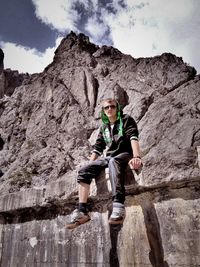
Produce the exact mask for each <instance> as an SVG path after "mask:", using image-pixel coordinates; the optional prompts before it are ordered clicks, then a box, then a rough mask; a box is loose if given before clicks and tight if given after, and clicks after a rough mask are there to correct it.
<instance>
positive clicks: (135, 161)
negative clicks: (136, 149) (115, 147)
mask: <svg viewBox="0 0 200 267" xmlns="http://www.w3.org/2000/svg"><path fill="white" fill-rule="evenodd" d="M128 164H129V166H130V168H131V169H133V170H138V169H139V168H140V167H142V160H141V158H139V157H138V158H137V157H135V158H134V157H133V158H132V159H131V160H129V163H128Z"/></svg>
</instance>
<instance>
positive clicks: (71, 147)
mask: <svg viewBox="0 0 200 267" xmlns="http://www.w3.org/2000/svg"><path fill="white" fill-rule="evenodd" d="M106 97H115V98H116V99H117V100H118V101H119V102H120V104H121V105H122V107H123V110H124V113H128V114H130V115H131V116H133V117H134V118H135V119H136V121H137V122H138V127H139V131H140V144H141V150H142V155H143V161H144V166H143V171H142V173H141V174H140V175H139V176H135V178H133V177H132V183H129V185H127V195H128V196H127V202H126V203H127V204H126V205H127V218H126V222H125V224H124V227H122V229H121V228H117V229H112V228H110V229H109V228H108V225H107V216H108V213H109V205H110V200H109V199H110V193H109V191H106V190H105V188H106V187H105V183H104V179H103V178H102V180H101V182H100V183H99V185H98V184H97V190H96V191H95V190H92V196H91V200H90V201H91V211H92V212H93V217H94V219H93V221H92V222H91V223H90V225H85V226H83V227H82V226H81V227H80V228H78V229H77V230H75V231H76V235H75V236H74V235H73V233H69V232H68V231H67V230H66V229H65V227H64V223H65V221H66V220H67V219H68V214H69V212H70V211H71V210H72V209H73V208H74V205H75V202H76V201H77V186H76V180H75V178H76V171H77V169H78V168H79V166H80V165H82V164H84V163H85V162H86V161H87V160H88V156H89V155H90V151H91V144H92V143H93V142H94V140H95V136H96V134H97V129H98V126H99V124H100V121H99V112H100V104H101V100H102V99H104V98H106ZM199 111H200V77H199V75H198V76H196V71H195V70H194V68H192V67H190V66H188V65H187V64H185V63H184V62H183V61H182V59H181V58H178V57H176V56H174V55H172V54H168V53H165V54H162V55H161V56H157V57H154V58H139V59H134V58H132V57H131V56H129V55H124V54H122V53H121V52H120V51H118V50H117V49H115V48H113V47H107V46H103V47H101V48H99V47H98V46H96V45H94V44H91V43H90V42H89V39H88V38H87V37H86V36H84V35H82V34H81V35H79V36H77V35H75V34H74V33H71V34H70V35H68V36H67V37H66V38H65V39H63V40H62V42H61V44H60V46H59V47H58V49H57V50H56V52H55V57H54V61H53V62H52V63H51V64H50V65H49V66H47V68H46V69H45V71H44V72H43V73H41V74H37V75H33V76H32V77H30V79H29V81H28V82H26V84H23V85H22V86H19V87H17V88H16V89H15V91H14V93H13V94H12V96H11V97H4V98H2V99H1V100H0V135H1V137H0V149H1V151H0V168H1V184H0V191H1V196H2V198H1V199H0V210H1V213H2V222H3V223H5V222H10V223H12V224H11V225H7V226H4V227H3V228H2V231H3V230H4V231H7V236H4V238H3V239H2V244H5V242H7V243H6V244H10V243H9V242H11V240H12V239H13V236H12V235H11V234H10V235H9V232H10V231H11V230H12V233H15V234H16V235H18V234H19V233H20V231H22V230H20V229H21V227H24V231H25V233H23V235H25V237H24V240H27V241H26V242H28V245H29V246H30V247H29V248H28V249H27V250H25V251H24V250H22V247H23V246H24V245H25V243H23V242H21V241H19V240H18V239H16V250H14V252H13V255H12V257H11V258H10V259H9V260H8V258H9V256H8V254H6V252H5V253H4V256H2V257H3V263H4V264H6V263H8V262H9V264H10V266H14V265H13V264H14V262H15V257H16V255H18V254H23V256H22V258H25V257H26V255H28V254H30V253H32V255H34V253H36V251H37V254H38V253H39V255H40V256H39V259H38V263H41V262H47V263H51V264H52V265H53V264H55V262H57V263H59V264H60V265H58V266H62V265H61V264H62V263H65V264H68V265H67V266H87V265H86V264H90V265H89V266H93V265H94V266H96V265H95V262H97V263H98V262H99V264H102V265H100V266H109V265H111V266H118V265H117V264H120V266H141V267H142V266H159V267H161V266H184V264H186V265H185V266H195V264H196V265H198V264H200V254H199V253H198V252H196V251H199V250H196V248H197V247H198V246H199V245H197V244H199V243H200V242H199V240H200V237H199V236H200V228H199V222H198V218H199V216H200V213H199V212H200V209H199V201H198V200H199V179H200V171H199V166H198V155H197V147H198V146H200V113H199ZM103 183H104V186H103ZM94 188H95V186H94V187H93V189H94ZM103 188H104V190H105V191H104V190H103ZM9 193H13V194H9ZM134 195H135V196H134ZM180 195H181V199H178V198H179V196H180ZM190 208H191V209H193V210H194V212H191V214H188V213H186V212H185V210H187V211H189V210H190ZM28 209H29V210H28ZM181 211H184V212H181ZM5 214H6V216H5ZM179 214H182V215H179ZM179 216H184V218H179ZM16 218H18V219H16ZM39 219H40V220H42V224H43V226H44V227H45V229H47V231H50V232H51V231H52V230H51V229H52V227H54V229H56V230H55V231H56V233H57V234H55V235H57V237H55V236H54V237H52V238H53V240H54V241H52V242H54V243H52V246H53V247H54V246H55V247H56V246H57V245H56V244H57V242H58V243H59V242H60V243H59V244H60V249H61V250H62V253H61V254H59V253H57V254H56V252H55V250H56V249H57V247H56V248H55V249H53V248H52V247H51V248H50V247H48V246H47V247H45V249H46V252H45V251H42V250H41V249H39V247H40V246H41V244H42V243H44V242H46V241H47V240H49V238H50V237H47V236H46V234H44V235H43V234H37V233H38V232H40V228H41V227H42V226H40V225H39V223H37V222H36V221H35V220H39ZM49 219H51V221H50V222H49ZM22 221H23V222H26V223H25V224H24V226H22V225H21V222H22ZM174 222H175V225H174ZM186 222H187V223H186ZM185 223H186V224H185ZM196 224H198V226H195V227H196V228H195V227H194V225H196ZM132 225H134V228H132ZM184 225H185V226H184ZM176 227H177V228H176ZM188 227H189V228H191V231H190V233H188V236H187V242H186V243H185V244H186V245H185V246H184V247H183V248H182V249H180V248H179V247H178V245H177V243H176V242H175V241H174V239H173V238H175V239H176V240H182V239H183V238H184V236H185V233H187V232H188ZM29 229H33V230H32V233H33V234H30V233H29ZM41 229H42V228H41ZM168 229H171V232H170V230H168ZM177 229H182V230H181V231H180V233H179V232H177V231H178V230H177ZM109 230H110V233H109ZM60 232H62V235H61V236H60V237H59V238H58V233H60ZM91 232H92V233H93V234H91ZM195 233H197V235H196V237H195V239H194V236H195ZM95 234H96V236H97V239H95ZM38 235H39V236H38ZM109 235H110V236H109ZM36 236H37V238H36ZM197 236H198V237H197ZM38 238H39V239H40V240H38ZM193 239H194V240H193ZM9 240H10V241H9ZM80 240H81V241H80ZM86 240H87V246H86V247H85V248H83V247H82V245H81V244H80V242H82V244H85V242H86ZM117 240H118V242H117ZM49 242H50V241H49ZM170 242H171V243H170ZM178 242H179V241H178ZM191 242H193V243H192V246H190V243H191ZM61 243H62V245H61ZM103 244H105V245H103ZM95 247H98V249H97V248H96V249H94V248H95ZM191 247H192V248H191ZM189 248H190V249H192V252H191V250H190V252H191V253H190V254H189V256H188V257H185V258H184V257H182V255H185V254H188V251H189ZM51 249H52V252H51V253H53V256H52V258H51V260H50V259H49V258H48V256H45V255H47V254H45V253H50V252H49V251H51ZM33 250H34V251H35V252H33ZM3 251H7V250H6V249H5V248H4V250H3ZM31 251H32V252H31ZM109 251H110V253H109ZM142 251H145V255H144V253H143V252H142ZM133 252H134V253H133ZM7 253H8V252H7ZM51 253H50V254H49V255H51ZM133 254H134V255H133ZM45 257H46V258H45ZM49 257H50V256H49ZM61 258H62V259H63V260H62V259H61ZM97 258H98V261H97ZM29 260H30V262H26V263H27V264H33V262H34V256H33V257H32V258H29ZM81 261H82V264H83V265H80V264H81ZM75 262H77V265H76V264H75ZM184 262H185V263H184ZM19 264H20V263H19ZM78 264H79V265H78ZM84 264H85V265H84ZM103 264H104V265H103ZM5 266H6V265H5Z"/></svg>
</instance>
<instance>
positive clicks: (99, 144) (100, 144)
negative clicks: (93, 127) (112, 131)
mask: <svg viewBox="0 0 200 267" xmlns="http://www.w3.org/2000/svg"><path fill="white" fill-rule="evenodd" d="M105 148H106V143H105V141H104V138H103V133H102V127H100V128H99V134H98V136H97V139H96V143H95V144H94V146H93V151H92V152H94V153H96V154H98V155H101V154H102V153H103V150H104V149H105Z"/></svg>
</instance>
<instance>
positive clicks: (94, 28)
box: [85, 15, 108, 42]
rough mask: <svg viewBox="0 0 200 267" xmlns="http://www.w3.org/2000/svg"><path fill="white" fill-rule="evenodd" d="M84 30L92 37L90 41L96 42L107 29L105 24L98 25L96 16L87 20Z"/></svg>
mask: <svg viewBox="0 0 200 267" xmlns="http://www.w3.org/2000/svg"><path fill="white" fill-rule="evenodd" d="M85 29H86V30H87V31H88V33H89V34H90V36H91V37H92V38H91V40H92V41H94V42H98V40H100V39H102V38H103V37H104V35H105V33H106V31H107V29H108V27H107V26H106V25H105V24H103V23H100V22H99V20H98V19H97V17H96V15H94V16H93V17H91V18H89V19H88V22H87V24H86V25H85Z"/></svg>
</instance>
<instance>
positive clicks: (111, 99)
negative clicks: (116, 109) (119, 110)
mask: <svg viewBox="0 0 200 267" xmlns="http://www.w3.org/2000/svg"><path fill="white" fill-rule="evenodd" d="M105 102H108V103H110V102H112V103H113V102H115V104H116V105H117V100H116V99H114V98H111V97H110V98H105V99H103V100H102V106H103V104H104V103H105Z"/></svg>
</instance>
